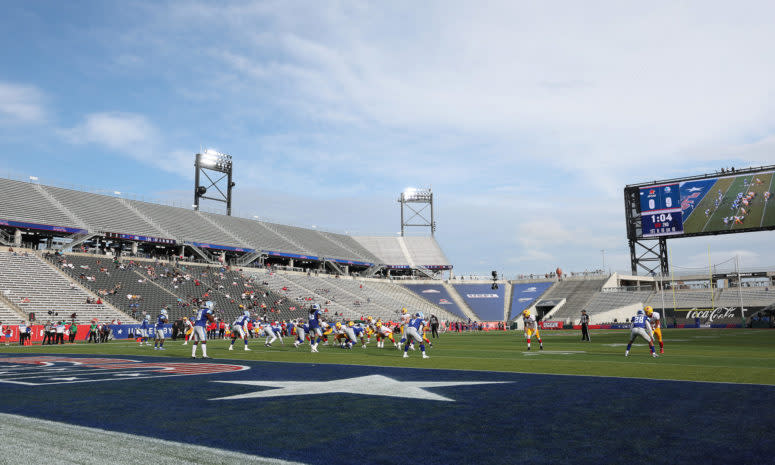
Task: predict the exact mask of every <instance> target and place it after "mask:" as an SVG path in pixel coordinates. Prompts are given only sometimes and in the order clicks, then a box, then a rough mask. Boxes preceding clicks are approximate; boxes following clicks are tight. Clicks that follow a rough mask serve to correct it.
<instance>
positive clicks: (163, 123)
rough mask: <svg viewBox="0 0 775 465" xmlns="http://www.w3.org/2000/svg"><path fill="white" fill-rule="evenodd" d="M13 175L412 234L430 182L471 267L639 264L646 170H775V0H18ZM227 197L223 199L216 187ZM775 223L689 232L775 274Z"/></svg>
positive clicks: (455, 249) (693, 244)
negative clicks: (218, 171) (220, 155)
mask: <svg viewBox="0 0 775 465" xmlns="http://www.w3.org/2000/svg"><path fill="white" fill-rule="evenodd" d="M3 13H4V14H3V15H2V17H1V18H0V63H2V67H0V176H3V177H12V178H20V179H27V178H28V177H29V176H37V177H38V178H39V180H40V182H41V183H43V184H55V185H68V184H69V185H74V186H77V187H78V188H82V189H89V190H96V191H103V192H112V191H120V192H122V193H123V194H124V195H130V196H134V197H137V198H144V199H159V200H163V201H168V202H172V201H174V202H177V203H178V204H179V205H184V206H186V207H189V208H190V205H191V203H192V190H193V176H194V167H193V159H194V154H195V153H197V152H198V151H200V149H201V148H204V147H206V148H212V149H215V150H218V151H221V152H224V153H229V154H231V155H232V156H233V160H234V172H235V182H236V187H235V191H234V196H235V199H234V207H233V210H234V212H235V214H237V215H239V216H244V217H248V218H252V217H254V216H258V217H259V218H261V219H265V220H268V221H274V222H280V223H286V224H292V225H297V226H304V227H313V226H314V227H316V228H320V229H324V230H330V231H336V232H347V233H349V234H353V235H396V232H397V231H399V230H400V209H399V204H398V203H397V198H398V196H399V194H400V193H401V192H402V191H403V190H404V189H405V188H407V187H430V188H432V190H433V192H434V196H435V200H436V203H435V216H436V218H435V219H436V223H437V232H436V238H437V240H438V242H439V244H440V245H441V247H442V249H443V250H444V251H445V253H446V255H447V256H448V258H449V260H450V261H451V262H452V263H453V264H454V265H455V270H456V272H457V273H458V274H461V273H462V274H471V273H475V274H489V272H490V270H497V271H499V272H500V273H502V274H505V275H506V276H512V275H515V274H517V273H544V272H546V271H551V270H554V269H555V268H556V267H561V268H562V269H563V270H565V271H566V272H568V271H584V270H592V269H597V268H601V267H603V260H605V267H606V268H607V269H611V270H614V271H617V270H618V271H627V270H629V268H630V265H629V249H628V245H627V240H626V231H625V223H624V202H623V187H624V186H625V185H627V184H633V183H640V182H647V181H651V180H658V179H665V178H673V177H678V176H687V175H694V174H702V173H706V172H714V171H716V170H718V169H720V168H721V167H730V166H735V167H738V168H739V167H747V166H762V165H772V164H775V60H772V44H773V43H775V28H773V27H772V22H771V18H772V17H773V15H775V4H773V3H772V2H746V1H741V2H734V3H730V2H712V1H697V2H668V1H665V2H661V1H657V2H649V3H643V2H614V1H610V2H596V1H591V2H572V1H568V2H562V1H547V2H518V1H503V2H500V1H495V0H493V1H488V2H473V1H469V2H458V1H426V2H409V1H395V2H378V1H375V2H367V1H348V0H338V1H263V2H165V1H148V2H143V1H122V2H108V1H72V2H55V1H48V2H47V1H41V2H14V3H8V4H6V5H4V7H3ZM211 207H212V208H213V209H217V208H219V205H217V204H212V205H211ZM772 239H773V233H772V232H760V233H751V234H746V235H742V236H741V235H732V236H721V237H702V238H697V239H677V240H671V241H668V243H669V245H670V258H671V262H672V263H673V264H675V265H676V267H677V268H678V269H687V270H688V269H693V268H697V269H702V268H703V267H707V264H708V254H709V252H710V255H711V258H712V261H713V262H714V263H720V262H723V261H725V260H728V259H729V258H731V257H734V256H739V257H740V260H741V264H742V266H743V267H745V268H748V269H752V268H764V267H768V266H769V267H771V264H772V263H773V262H775V247H772V246H771V243H772Z"/></svg>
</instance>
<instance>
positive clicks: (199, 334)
mask: <svg viewBox="0 0 775 465" xmlns="http://www.w3.org/2000/svg"><path fill="white" fill-rule="evenodd" d="M213 307H215V304H214V303H213V302H211V301H209V300H208V301H207V302H205V303H204V305H203V306H202V308H200V309H199V311H198V312H197V313H196V319H195V320H194V332H193V334H192V339H193V341H194V346H193V347H192V348H191V358H196V346H198V345H199V343H200V342H201V343H202V358H210V357H208V356H207V324H208V323H211V322H213V321H215V316H214V315H213Z"/></svg>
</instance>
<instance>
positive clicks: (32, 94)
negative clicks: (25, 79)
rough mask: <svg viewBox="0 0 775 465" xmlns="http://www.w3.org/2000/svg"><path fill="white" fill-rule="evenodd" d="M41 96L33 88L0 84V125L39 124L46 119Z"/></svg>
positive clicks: (5, 83) (6, 83)
mask: <svg viewBox="0 0 775 465" xmlns="http://www.w3.org/2000/svg"><path fill="white" fill-rule="evenodd" d="M43 100H44V99H43V94H42V92H40V90H38V89H37V88H36V87H34V86H28V85H21V84H14V83H10V82H0V123H10V124H16V123H41V122H43V121H45V119H46V109H45V106H44V104H43Z"/></svg>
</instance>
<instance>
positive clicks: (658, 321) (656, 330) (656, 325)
mask: <svg viewBox="0 0 775 465" xmlns="http://www.w3.org/2000/svg"><path fill="white" fill-rule="evenodd" d="M643 310H644V311H645V312H646V316H647V317H649V323H650V324H651V331H652V338H653V339H656V340H657V341H659V353H660V354H664V353H665V344H664V342H662V316H661V315H660V314H659V312H655V311H654V309H653V308H651V307H650V306H647V307H646V308H644V309H643Z"/></svg>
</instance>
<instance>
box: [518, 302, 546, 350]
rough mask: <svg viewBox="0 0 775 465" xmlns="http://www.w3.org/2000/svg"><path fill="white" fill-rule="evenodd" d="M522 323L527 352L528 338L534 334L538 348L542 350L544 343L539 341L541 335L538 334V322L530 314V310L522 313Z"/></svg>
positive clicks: (528, 346) (528, 347)
mask: <svg viewBox="0 0 775 465" xmlns="http://www.w3.org/2000/svg"><path fill="white" fill-rule="evenodd" d="M522 321H523V323H524V324H525V337H526V338H527V350H530V337H531V336H532V335H533V334H534V333H535V335H536V339H538V346H539V348H540V349H541V350H544V343H543V342H542V341H541V334H540V333H539V332H538V321H537V320H536V317H535V315H531V314H530V310H525V311H524V312H522Z"/></svg>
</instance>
